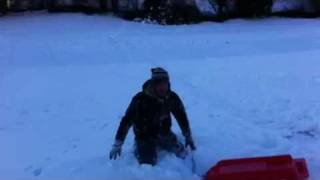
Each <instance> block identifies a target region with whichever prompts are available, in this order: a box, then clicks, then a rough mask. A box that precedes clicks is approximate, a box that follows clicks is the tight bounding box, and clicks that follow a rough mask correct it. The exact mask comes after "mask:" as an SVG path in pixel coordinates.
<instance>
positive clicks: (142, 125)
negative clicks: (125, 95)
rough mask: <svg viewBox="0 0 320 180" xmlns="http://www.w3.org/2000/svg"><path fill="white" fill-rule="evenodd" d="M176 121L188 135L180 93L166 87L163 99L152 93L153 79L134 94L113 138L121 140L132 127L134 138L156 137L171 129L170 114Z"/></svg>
mask: <svg viewBox="0 0 320 180" xmlns="http://www.w3.org/2000/svg"><path fill="white" fill-rule="evenodd" d="M170 113H172V114H173V116H174V117H175V119H176V120H177V122H178V124H179V126H180V128H181V130H182V134H183V135H184V136H191V131H190V127H189V122H188V118H187V114H186V112H185V109H184V106H183V103H182V101H181V100H180V98H179V96H178V95H177V94H176V93H175V92H173V91H172V90H169V92H168V93H167V95H166V96H165V97H164V98H158V97H156V96H155V95H154V93H153V88H152V81H151V80H148V81H147V82H145V83H144V85H143V91H142V92H139V93H138V94H137V95H135V96H134V97H133V99H132V101H131V103H130V105H129V107H128V109H127V111H126V113H125V115H124V117H123V118H122V120H121V123H120V126H119V128H118V131H117V134H116V140H119V141H122V142H123V141H124V140H125V137H126V135H127V133H128V131H129V129H130V127H131V126H133V131H134V134H135V136H136V140H143V139H149V138H158V137H161V135H166V134H168V133H169V132H171V116H170Z"/></svg>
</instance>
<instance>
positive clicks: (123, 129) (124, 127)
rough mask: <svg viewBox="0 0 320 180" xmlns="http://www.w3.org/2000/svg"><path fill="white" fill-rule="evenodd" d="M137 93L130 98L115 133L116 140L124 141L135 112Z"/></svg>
mask: <svg viewBox="0 0 320 180" xmlns="http://www.w3.org/2000/svg"><path fill="white" fill-rule="evenodd" d="M138 101H139V100H138V95H136V96H135V97H133V98H132V100H131V102H130V104H129V107H128V108H127V110H126V113H125V115H124V116H123V117H122V119H121V122H120V125H119V128H118V130H117V134H116V140H117V141H121V142H124V140H125V138H126V136H127V134H128V131H129V129H130V127H131V126H132V122H133V119H134V118H135V117H136V114H137V106H138Z"/></svg>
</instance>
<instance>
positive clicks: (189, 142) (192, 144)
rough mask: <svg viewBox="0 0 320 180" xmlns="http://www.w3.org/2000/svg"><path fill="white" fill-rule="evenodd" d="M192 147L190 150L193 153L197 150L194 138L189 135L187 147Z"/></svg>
mask: <svg viewBox="0 0 320 180" xmlns="http://www.w3.org/2000/svg"><path fill="white" fill-rule="evenodd" d="M188 146H189V147H190V149H191V150H192V151H194V150H196V146H195V145H194V142H193V140H192V137H191V136H190V135H189V136H186V143H185V147H186V148H187V147H188Z"/></svg>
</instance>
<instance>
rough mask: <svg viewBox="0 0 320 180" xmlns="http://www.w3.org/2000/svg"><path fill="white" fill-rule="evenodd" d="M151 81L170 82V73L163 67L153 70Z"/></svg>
mask: <svg viewBox="0 0 320 180" xmlns="http://www.w3.org/2000/svg"><path fill="white" fill-rule="evenodd" d="M151 79H152V80H167V81H169V74H168V71H166V70H165V69H163V68H161V67H156V68H152V69H151Z"/></svg>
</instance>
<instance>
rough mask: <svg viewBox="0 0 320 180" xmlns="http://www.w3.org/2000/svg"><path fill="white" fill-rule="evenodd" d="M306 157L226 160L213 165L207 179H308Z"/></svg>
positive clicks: (282, 156)
mask: <svg viewBox="0 0 320 180" xmlns="http://www.w3.org/2000/svg"><path fill="white" fill-rule="evenodd" d="M308 177H309V172H308V168H307V163H306V161H305V159H293V158H292V157H291V155H280V156H270V157H258V158H244V159H234V160H224V161H220V162H218V164H217V165H216V166H214V167H212V168H211V169H210V170H209V171H208V172H207V174H206V175H205V178H204V179H205V180H307V179H308Z"/></svg>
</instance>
